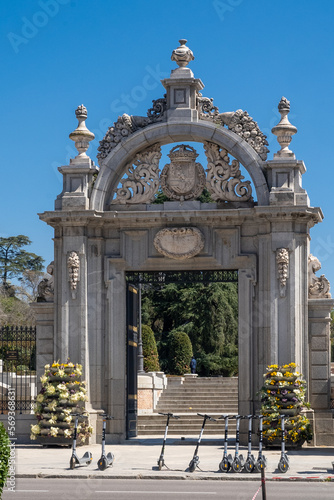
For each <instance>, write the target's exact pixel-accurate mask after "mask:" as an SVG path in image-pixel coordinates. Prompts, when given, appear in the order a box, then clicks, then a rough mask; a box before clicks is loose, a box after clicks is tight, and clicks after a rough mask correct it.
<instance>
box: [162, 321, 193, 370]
mask: <svg viewBox="0 0 334 500" xmlns="http://www.w3.org/2000/svg"><path fill="white" fill-rule="evenodd" d="M167 345H168V358H169V359H168V368H169V373H171V374H173V375H184V374H185V373H189V372H190V367H189V363H190V360H191V357H192V355H193V349H192V346H191V342H190V338H189V336H188V335H187V334H186V333H185V332H181V331H177V330H175V331H172V332H170V334H169V336H168V343H167Z"/></svg>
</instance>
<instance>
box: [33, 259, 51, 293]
mask: <svg viewBox="0 0 334 500" xmlns="http://www.w3.org/2000/svg"><path fill="white" fill-rule="evenodd" d="M46 272H47V273H48V274H49V275H50V276H49V277H47V278H43V279H42V281H41V282H40V283H39V284H38V286H37V292H38V296H37V302H53V299H54V278H53V274H54V261H52V262H50V264H49V265H48V267H47V268H46Z"/></svg>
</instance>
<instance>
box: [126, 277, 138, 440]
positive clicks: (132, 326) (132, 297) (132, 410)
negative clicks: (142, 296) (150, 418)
mask: <svg viewBox="0 0 334 500" xmlns="http://www.w3.org/2000/svg"><path fill="white" fill-rule="evenodd" d="M126 316H127V318H126V324H127V403H126V437H127V439H129V438H131V437H136V436H137V345H138V289H137V288H135V287H134V286H133V285H128V286H127V293H126Z"/></svg>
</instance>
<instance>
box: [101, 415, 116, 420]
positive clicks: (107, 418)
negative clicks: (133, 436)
mask: <svg viewBox="0 0 334 500" xmlns="http://www.w3.org/2000/svg"><path fill="white" fill-rule="evenodd" d="M99 416H100V417H102V418H104V419H105V420H113V419H114V417H112V416H111V415H108V414H107V413H99Z"/></svg>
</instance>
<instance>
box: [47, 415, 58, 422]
mask: <svg viewBox="0 0 334 500" xmlns="http://www.w3.org/2000/svg"><path fill="white" fill-rule="evenodd" d="M48 422H49V424H55V423H56V422H57V416H56V415H55V414H53V415H52V416H51V418H50V419H49V420H48Z"/></svg>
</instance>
